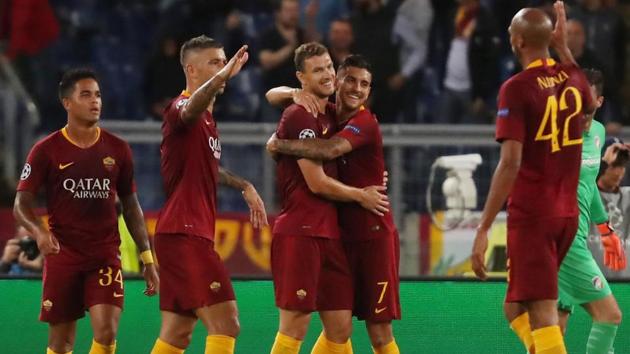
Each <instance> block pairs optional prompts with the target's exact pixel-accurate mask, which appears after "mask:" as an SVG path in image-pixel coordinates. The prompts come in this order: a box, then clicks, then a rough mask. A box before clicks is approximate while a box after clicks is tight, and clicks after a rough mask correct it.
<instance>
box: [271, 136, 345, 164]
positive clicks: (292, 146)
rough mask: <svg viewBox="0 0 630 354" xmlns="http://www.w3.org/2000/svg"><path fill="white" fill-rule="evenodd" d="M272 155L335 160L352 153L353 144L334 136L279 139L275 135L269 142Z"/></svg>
mask: <svg viewBox="0 0 630 354" xmlns="http://www.w3.org/2000/svg"><path fill="white" fill-rule="evenodd" d="M267 151H269V153H270V154H272V155H273V154H285V155H292V156H298V157H305V158H307V159H312V160H323V161H328V160H333V159H336V158H337V157H339V156H341V155H344V154H347V153H349V152H350V151H352V144H350V142H349V141H348V140H346V139H344V138H341V137H338V136H333V137H332V138H330V139H320V138H315V139H295V140H288V139H278V137H277V135H276V134H275V133H274V134H273V135H272V136H271V138H269V140H268V141H267Z"/></svg>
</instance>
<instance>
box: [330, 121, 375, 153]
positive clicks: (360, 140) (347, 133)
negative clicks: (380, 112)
mask: <svg viewBox="0 0 630 354" xmlns="http://www.w3.org/2000/svg"><path fill="white" fill-rule="evenodd" d="M377 129H378V121H377V120H376V118H375V117H374V116H372V115H371V114H369V113H367V112H365V113H363V112H361V113H359V114H358V115H357V116H356V117H354V118H352V119H350V121H348V124H346V126H345V127H344V128H343V129H342V130H341V131H340V132H339V133H337V136H338V137H340V138H344V139H346V140H348V142H350V145H352V148H353V149H357V148H360V147H361V146H364V145H369V144H372V143H374V137H375V132H376V130H377Z"/></svg>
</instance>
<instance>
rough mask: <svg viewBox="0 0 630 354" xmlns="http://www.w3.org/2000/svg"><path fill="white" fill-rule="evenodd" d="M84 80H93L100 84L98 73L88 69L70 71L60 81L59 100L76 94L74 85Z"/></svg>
mask: <svg viewBox="0 0 630 354" xmlns="http://www.w3.org/2000/svg"><path fill="white" fill-rule="evenodd" d="M83 79H93V80H94V81H96V82H98V79H97V78H96V73H95V72H94V71H93V70H92V69H88V68H76V69H70V70H68V71H66V72H65V73H63V76H62V77H61V81H59V99H60V100H63V99H64V98H68V97H69V96H70V95H72V92H74V84H76V83H77V82H78V81H80V80H83Z"/></svg>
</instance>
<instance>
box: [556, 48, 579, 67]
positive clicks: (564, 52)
mask: <svg viewBox="0 0 630 354" xmlns="http://www.w3.org/2000/svg"><path fill="white" fill-rule="evenodd" d="M555 50H556V54H558V59H560V62H561V63H562V64H574V65H578V64H577V62H576V61H575V58H574V57H573V53H571V51H570V50H569V48H568V47H563V48H555Z"/></svg>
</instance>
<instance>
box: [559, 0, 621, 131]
mask: <svg viewBox="0 0 630 354" xmlns="http://www.w3.org/2000/svg"><path fill="white" fill-rule="evenodd" d="M570 17H571V18H573V19H576V20H578V21H580V22H581V23H582V24H583V26H584V35H585V42H586V46H587V47H588V49H590V50H591V51H592V53H594V55H595V56H596V57H597V59H598V61H599V62H600V63H601V64H602V67H603V70H602V71H603V72H604V75H605V78H606V92H605V93H604V96H606V102H607V103H608V104H607V105H604V107H602V118H601V119H602V121H604V122H608V121H611V120H615V119H617V120H618V119H620V118H619V117H620V115H621V112H620V109H619V106H620V102H621V99H620V97H619V90H620V87H621V84H622V82H623V77H624V73H625V64H626V40H627V38H628V35H627V29H626V26H625V24H624V21H623V18H622V17H621V15H620V14H619V12H618V10H617V9H616V1H610V0H609V1H604V0H582V1H581V6H576V7H574V8H573V10H572V11H571V12H570Z"/></svg>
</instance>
